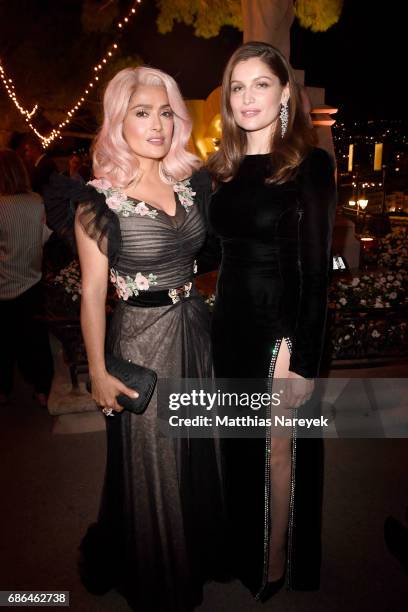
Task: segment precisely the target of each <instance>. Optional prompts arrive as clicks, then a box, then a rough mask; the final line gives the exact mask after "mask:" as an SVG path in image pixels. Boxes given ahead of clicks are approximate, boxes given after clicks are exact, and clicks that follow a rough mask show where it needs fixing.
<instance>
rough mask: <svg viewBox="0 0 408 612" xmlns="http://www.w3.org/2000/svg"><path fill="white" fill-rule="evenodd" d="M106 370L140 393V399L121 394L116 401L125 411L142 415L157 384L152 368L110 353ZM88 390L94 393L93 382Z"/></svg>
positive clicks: (107, 356) (87, 385) (88, 386)
mask: <svg viewBox="0 0 408 612" xmlns="http://www.w3.org/2000/svg"><path fill="white" fill-rule="evenodd" d="M105 364H106V369H107V371H108V372H109V374H110V375H111V376H114V377H115V378H117V379H119V380H120V381H121V382H123V384H124V385H126V386H127V387H129V388H130V389H134V390H135V391H137V392H138V393H139V397H137V398H131V397H128V396H127V395H124V394H123V393H121V394H120V395H118V396H117V398H116V400H117V402H118V404H120V405H121V406H122V407H123V408H124V409H125V410H129V411H130V412H134V413H135V414H142V412H144V411H145V410H146V408H147V406H148V404H149V402H150V399H151V397H152V395H153V391H154V388H155V386H156V382H157V374H156V372H155V371H154V370H151V369H150V368H145V367H144V366H140V365H137V364H136V363H132V362H131V361H127V360H126V359H121V358H120V357H115V356H114V355H111V354H110V353H107V354H106V355H105ZM86 388H87V390H88V391H89V393H91V392H92V387H91V381H90V380H88V382H87V383H86Z"/></svg>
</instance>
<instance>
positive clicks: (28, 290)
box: [0, 149, 53, 407]
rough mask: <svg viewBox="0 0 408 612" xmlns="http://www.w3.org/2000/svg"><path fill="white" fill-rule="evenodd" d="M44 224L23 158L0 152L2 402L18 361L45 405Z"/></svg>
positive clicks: (48, 370) (48, 366) (48, 360)
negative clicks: (42, 318)
mask: <svg viewBox="0 0 408 612" xmlns="http://www.w3.org/2000/svg"><path fill="white" fill-rule="evenodd" d="M44 223H45V213H44V204H43V201H42V198H41V196H39V195H38V194H36V193H32V192H31V189H30V186H29V179H28V175H27V171H26V169H25V167H24V164H23V162H22V161H21V159H20V158H19V156H18V155H17V153H15V152H14V151H12V150H10V149H3V150H2V151H0V338H1V344H0V403H3V404H6V403H7V401H8V396H9V395H10V393H11V391H12V387H13V370H14V363H15V361H17V363H18V366H19V368H20V370H21V373H22V374H23V376H24V378H25V379H26V380H27V381H28V382H30V383H31V384H33V386H34V397H35V398H36V399H37V400H38V402H39V403H40V404H41V405H42V406H44V407H46V405H47V397H48V394H49V391H50V387H51V381H52V377H53V363H52V355H51V350H50V345H49V340H48V332H47V328H46V326H45V324H44V323H43V322H41V321H39V320H38V319H36V318H35V316H34V315H35V314H36V313H38V311H39V310H40V309H41V302H42V291H41V284H40V281H41V276H42V271H41V263H42V252H43V247H42V239H43V229H44Z"/></svg>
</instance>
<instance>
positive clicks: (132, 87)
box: [58, 67, 222, 612]
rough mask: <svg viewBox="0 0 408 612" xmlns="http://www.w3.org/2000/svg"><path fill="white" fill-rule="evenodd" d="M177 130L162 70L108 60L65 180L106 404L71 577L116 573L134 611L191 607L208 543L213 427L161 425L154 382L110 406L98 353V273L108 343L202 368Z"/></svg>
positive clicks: (196, 184)
mask: <svg viewBox="0 0 408 612" xmlns="http://www.w3.org/2000/svg"><path fill="white" fill-rule="evenodd" d="M190 132H191V121H190V118H189V116H188V113H187V109H186V106H185V104H184V102H183V100H182V97H181V94H180V91H179V89H178V87H177V84H176V82H175V81H174V79H173V78H171V77H170V76H169V75H167V74H164V73H163V72H161V71H159V70H155V69H152V68H147V67H138V68H126V69H125V70H122V71H120V72H119V73H118V74H117V75H116V76H115V77H114V78H113V79H112V80H111V81H110V83H109V85H108V87H107V89H106V92H105V96H104V121H103V125H102V128H101V130H100V132H99V135H98V136H97V138H96V142H95V145H94V154H93V162H94V174H95V177H96V178H95V180H93V181H91V182H90V183H89V184H88V185H87V186H86V187H82V188H81V187H76V189H77V190H78V189H82V191H81V192H80V193H79V192H78V191H76V192H75V193H74V192H71V193H70V200H71V202H74V203H75V205H76V216H75V234H76V242H77V247H78V253H79V259H80V264H81V272H82V303H81V325H82V331H83V337H84V340H85V345H86V350H87V355H88V362H89V372H90V379H91V383H92V395H93V398H94V399H95V401H96V403H97V404H98V405H99V406H100V407H101V408H102V410H103V412H104V414H105V415H106V416H107V417H109V418H107V419H106V425H107V466H106V475H105V483H104V490H103V495H102V503H101V507H100V512H99V517H98V522H97V523H96V524H94V525H92V526H91V527H90V529H89V530H88V533H87V535H86V536H85V538H84V540H83V542H82V544H81V553H82V554H81V563H80V569H81V577H82V580H83V582H84V584H85V586H86V587H87V588H88V590H90V591H91V592H93V593H99V594H103V593H105V592H107V591H108V590H109V589H110V588H113V587H115V588H117V590H119V591H120V592H121V593H122V594H123V595H124V596H125V597H126V599H127V601H128V603H129V605H130V606H131V607H132V608H134V609H137V610H140V611H143V612H147V611H153V610H154V612H187V611H190V610H192V609H193V608H194V607H195V605H198V604H199V603H200V601H201V598H202V585H203V583H204V581H205V580H208V579H209V578H210V577H211V576H210V574H211V573H212V572H213V571H214V568H215V563H216V561H215V559H216V557H219V554H218V552H217V541H219V534H217V529H220V528H221V522H220V520H219V519H220V516H221V508H222V506H221V496H220V495H219V491H220V489H219V486H218V483H219V469H218V467H219V460H218V457H219V455H218V450H217V446H216V444H215V443H214V440H211V439H195V440H191V439H190V440H188V439H185V438H184V439H170V438H168V437H165V436H163V435H160V433H159V430H158V419H157V398H156V393H155V394H154V395H153V398H152V400H151V401H150V403H149V405H148V407H147V409H146V411H145V412H144V413H143V414H141V415H135V414H134V413H132V412H129V411H123V409H122V408H121V406H120V405H119V404H118V401H117V396H118V395H119V394H120V393H124V394H126V395H129V396H134V391H132V389H130V388H128V387H126V386H125V385H123V384H122V383H121V382H120V381H119V380H118V379H117V378H114V377H113V376H111V375H110V374H109V373H108V372H107V369H106V364H105V358H104V344H105V301H106V294H107V285H108V279H110V281H111V282H112V283H113V284H114V285H115V287H116V290H117V294H118V296H119V301H118V305H117V307H116V309H115V311H114V314H113V318H112V321H111V324H110V329H109V333H108V338H107V347H108V350H109V352H110V353H113V354H114V355H115V356H117V357H121V358H123V359H126V360H131V361H132V362H134V363H137V364H140V365H144V366H147V367H149V368H152V369H153V370H155V371H156V373H157V375H158V377H159V378H181V377H189V378H209V377H210V376H211V373H212V363H211V357H210V341H209V325H208V312H207V308H206V306H205V304H204V302H203V300H202V299H201V297H200V296H199V295H198V292H197V291H196V289H195V288H194V285H193V284H192V278H193V272H194V258H195V256H196V254H197V253H198V251H199V250H200V248H201V247H202V245H203V242H204V241H205V227H204V222H203V219H202V216H201V213H200V207H201V203H202V200H203V198H205V197H206V196H207V195H208V193H209V189H210V186H209V185H208V184H207V182H206V181H207V180H208V179H206V178H205V176H206V175H203V174H202V173H200V172H195V170H196V169H197V168H198V167H199V166H200V162H199V160H198V158H196V157H195V156H194V155H192V154H191V153H189V152H188V151H187V150H186V145H187V142H188V139H189V137H190ZM58 180H59V181H61V180H65V181H67V180H68V179H61V177H59V178H58ZM66 184H67V183H66ZM71 188H72V187H71ZM199 204H200V206H199ZM217 562H218V561H217Z"/></svg>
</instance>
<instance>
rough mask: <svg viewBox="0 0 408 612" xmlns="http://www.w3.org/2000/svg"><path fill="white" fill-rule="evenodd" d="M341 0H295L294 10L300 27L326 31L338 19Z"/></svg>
mask: <svg viewBox="0 0 408 612" xmlns="http://www.w3.org/2000/svg"><path fill="white" fill-rule="evenodd" d="M342 8H343V0H296V2H295V6H294V10H295V15H296V17H297V18H298V20H299V23H300V25H301V26H302V28H306V29H310V30H312V32H326V30H328V29H329V28H331V27H332V26H333V25H334V24H335V23H337V22H338V20H339V19H340V15H341V11H342Z"/></svg>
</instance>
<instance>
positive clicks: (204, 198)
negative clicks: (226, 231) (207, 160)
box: [192, 168, 222, 274]
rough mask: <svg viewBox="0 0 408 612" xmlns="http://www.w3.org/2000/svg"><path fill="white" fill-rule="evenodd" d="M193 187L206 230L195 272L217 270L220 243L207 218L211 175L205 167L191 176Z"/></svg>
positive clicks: (203, 272) (220, 253)
mask: <svg viewBox="0 0 408 612" xmlns="http://www.w3.org/2000/svg"><path fill="white" fill-rule="evenodd" d="M192 185H193V189H194V190H195V191H196V192H197V201H198V205H199V207H200V211H201V214H202V216H203V219H204V222H205V227H206V230H207V235H206V240H205V243H204V245H203V247H202V248H201V250H200V252H199V253H198V256H197V258H196V259H197V274H205V273H206V272H212V271H213V270H217V269H218V268H219V266H220V262H221V255H222V252H221V244H220V240H219V238H218V236H216V235H215V234H214V232H213V231H212V229H211V225H210V222H209V219H208V208H209V205H210V200H211V192H212V185H211V177H210V174H209V173H208V171H207V170H206V169H205V168H201V169H200V170H198V171H197V172H195V173H194V175H193V177H192Z"/></svg>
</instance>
